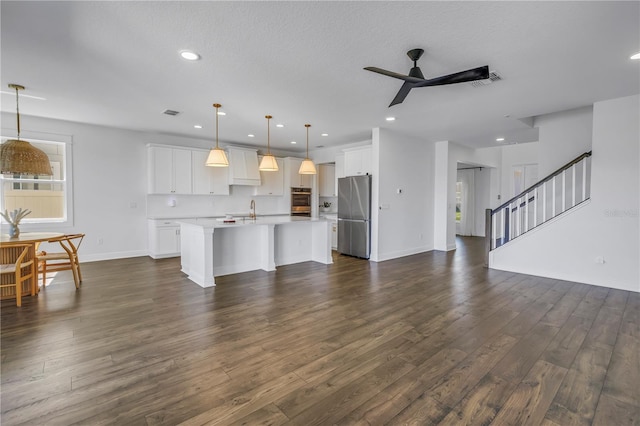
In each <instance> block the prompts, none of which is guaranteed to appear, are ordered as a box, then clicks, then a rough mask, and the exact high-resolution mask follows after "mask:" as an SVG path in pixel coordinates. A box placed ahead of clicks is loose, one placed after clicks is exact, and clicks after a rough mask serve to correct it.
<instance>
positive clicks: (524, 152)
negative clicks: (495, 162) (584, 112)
mask: <svg viewBox="0 0 640 426" xmlns="http://www.w3.org/2000/svg"><path fill="white" fill-rule="evenodd" d="M501 151H502V159H501V161H500V200H499V202H498V203H497V205H496V206H494V208H495V207H498V205H501V204H503V203H505V202H506V201H507V200H509V199H510V198H511V197H513V196H515V195H517V194H514V193H513V174H512V170H513V166H516V165H522V164H538V180H540V179H542V178H543V177H545V176H546V175H548V173H544V172H541V171H540V167H539V162H540V156H541V150H540V142H530V143H522V144H516V145H505V146H503V147H502V148H501ZM576 157H577V155H576ZM573 158H575V157H571V158H570V159H568V160H567V161H564V162H563V163H562V164H561V165H560V166H562V165H564V164H566V163H567V162H568V161H570V160H572V159H573ZM556 169H557V168H556ZM556 169H554V170H556Z"/></svg>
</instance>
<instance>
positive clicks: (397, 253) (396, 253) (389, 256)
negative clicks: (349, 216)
mask: <svg viewBox="0 0 640 426" xmlns="http://www.w3.org/2000/svg"><path fill="white" fill-rule="evenodd" d="M454 248H455V247H454ZM431 250H433V247H432V246H422V247H413V248H410V249H405V250H397V251H393V252H389V253H378V258H377V259H370V260H372V261H373V262H384V261H385V260H391V259H397V258H399V257H405V256H411V255H414V254H418V253H424V252H427V251H431Z"/></svg>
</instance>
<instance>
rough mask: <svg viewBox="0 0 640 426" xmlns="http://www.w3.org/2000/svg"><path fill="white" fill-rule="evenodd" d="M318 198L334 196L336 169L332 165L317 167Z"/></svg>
mask: <svg viewBox="0 0 640 426" xmlns="http://www.w3.org/2000/svg"><path fill="white" fill-rule="evenodd" d="M318 178H319V182H320V183H319V193H320V197H335V196H336V167H335V166H334V165H332V164H320V165H319V166H318Z"/></svg>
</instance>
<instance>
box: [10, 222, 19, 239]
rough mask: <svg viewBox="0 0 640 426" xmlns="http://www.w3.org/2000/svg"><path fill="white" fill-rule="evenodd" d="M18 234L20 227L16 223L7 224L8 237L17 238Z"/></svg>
mask: <svg viewBox="0 0 640 426" xmlns="http://www.w3.org/2000/svg"><path fill="white" fill-rule="evenodd" d="M19 236H20V228H18V224H13V223H10V224H9V238H18V237H19Z"/></svg>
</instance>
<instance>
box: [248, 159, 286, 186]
mask: <svg viewBox="0 0 640 426" xmlns="http://www.w3.org/2000/svg"><path fill="white" fill-rule="evenodd" d="M261 159H262V156H260V157H258V160H261ZM276 162H277V163H278V171H277V172H260V178H261V180H262V185H260V186H256V187H255V188H254V189H253V195H284V160H283V159H282V158H276Z"/></svg>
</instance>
